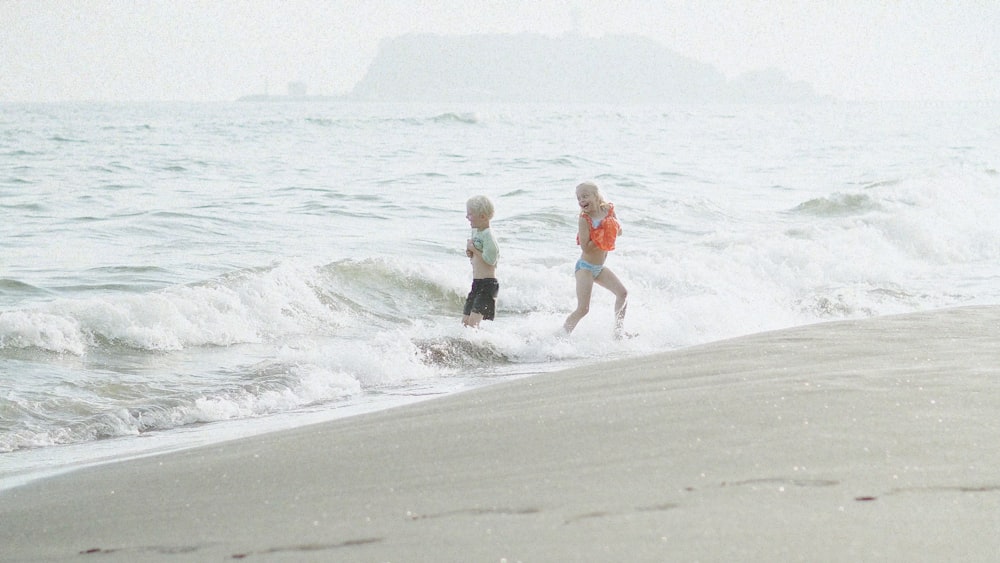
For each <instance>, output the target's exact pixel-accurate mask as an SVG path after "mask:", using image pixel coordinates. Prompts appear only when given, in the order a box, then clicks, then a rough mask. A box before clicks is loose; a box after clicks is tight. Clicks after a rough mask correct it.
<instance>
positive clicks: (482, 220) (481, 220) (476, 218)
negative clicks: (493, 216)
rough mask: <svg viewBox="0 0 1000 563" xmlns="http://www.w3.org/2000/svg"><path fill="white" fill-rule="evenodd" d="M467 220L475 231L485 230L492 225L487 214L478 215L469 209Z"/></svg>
mask: <svg viewBox="0 0 1000 563" xmlns="http://www.w3.org/2000/svg"><path fill="white" fill-rule="evenodd" d="M465 218H466V219H468V220H469V224H470V225H472V228H474V229H485V228H486V227H488V226H489V225H490V222H489V220H487V219H486V214H485V213H476V212H475V211H473V210H471V209H469V208H465Z"/></svg>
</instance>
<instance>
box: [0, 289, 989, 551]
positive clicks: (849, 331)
mask: <svg viewBox="0 0 1000 563" xmlns="http://www.w3.org/2000/svg"><path fill="white" fill-rule="evenodd" d="M998 337H1000V307H966V308H958V309H949V310H943V311H934V312H927V313H917V314H909V315H902V316H891V317H882V318H876V319H868V320H861V321H840V322H832V323H825V324H819V325H813V326H807V327H801V328H795V329H789V330H782V331H777V332H771V333H764V334H758V335H753V336H748V337H743V338H738V339H733V340H728V341H723V342H717V343H713V344H708V345H703V346H698V347H693V348H689V349H684V350H679V351H675V352H670V353H665V354H660V355H656V356H651V357H646V358H641V359H636V360H629V361H616V362H611V363H604V364H599V365H593V366H588V367H584V368H579V369H573V370H569V371H563V372H557V373H549V374H541V375H537V376H533V377H530V378H526V379H521V380H517V381H511V382H505V383H499V384H496V385H493V386H489V387H485V388H480V389H476V390H472V391H469V392H465V393H461V394H458V395H452V396H448V397H443V398H440V399H435V400H431V401H426V402H423V403H417V404H413V405H409V406H405V407H400V408H396V409H391V410H388V411H381V412H376V413H369V414H364V415H359V416H355V417H351V418H346V419H341V420H336V421H332V422H327V423H323V424H318V425H313V426H308V427H303V428H298V429H294V430H289V431H282V432H275V433H270V434H265V435H261V436H256V437H252V438H247V439H240V440H235V441H230V442H225V443H222V444H217V445H213V446H209V447H202V448H197V449H191V450H186V451H182V452H175V453H170V454H164V455H158V456H152V457H145V458H140V459H133V460H127V461H122V462H117V463H111V464H105V465H100V466H96V467H91V468H86V469H81V470H78V471H75V472H72V473H68V474H64V475H59V476H55V477H51V478H47V479H43V480H38V481H34V482H31V483H29V484H27V485H24V486H21V487H17V488H14V489H10V490H7V491H4V492H2V493H0V522H2V524H0V560H2V561H76V560H80V561H221V560H233V559H236V560H240V559H245V560H258V561H396V562H405V561H508V562H514V561H529V562H530V561H768V562H771V561H812V562H814V561H845V562H846V561H852V562H853V561H994V560H996V558H997V554H998V553H1000V535H998V534H997V530H998V529H1000V447H998V442H997V439H998V438H1000V417H998V413H1000V379H998V376H1000V367H998V366H1000V346H998Z"/></svg>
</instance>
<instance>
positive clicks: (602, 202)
mask: <svg viewBox="0 0 1000 563" xmlns="http://www.w3.org/2000/svg"><path fill="white" fill-rule="evenodd" d="M580 190H586V191H588V192H590V193H592V194H594V195H595V196H597V204H598V205H599V206H600V207H602V208H607V207H608V200H606V199H604V194H602V193H601V188H598V187H597V184H595V183H594V182H591V181H589V180H588V181H586V182H582V183H581V184H580V185H578V186H577V187H576V191H580Z"/></svg>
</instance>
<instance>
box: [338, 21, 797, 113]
mask: <svg viewBox="0 0 1000 563" xmlns="http://www.w3.org/2000/svg"><path fill="white" fill-rule="evenodd" d="M349 97H350V98H354V99H358V100H370V101H415V102H448V101H497V102H567V103H672V102H685V103H690V102H736V101H755V102H786V101H804V100H811V99H816V95H815V93H814V92H813V89H812V87H811V86H810V85H808V84H806V83H803V82H792V81H790V80H788V79H787V78H786V77H785V76H784V75H783V74H782V73H780V72H778V71H775V70H768V71H763V72H756V73H750V74H747V75H744V76H741V77H738V78H737V79H735V80H732V81H730V80H727V79H726V77H725V76H724V75H723V74H722V73H721V72H719V71H718V70H717V69H715V68H714V67H712V66H710V65H707V64H704V63H700V62H698V61H695V60H693V59H690V58H687V57H683V56H681V55H679V54H677V53H674V52H673V51H671V50H669V49H667V48H665V47H663V46H662V45H660V44H659V43H656V42H655V41H652V40H650V39H646V38H643V37H639V36H632V35H613V36H605V37H599V38H594V37H585V36H582V35H579V34H567V35H562V36H558V37H553V36H545V35H539V34H528V33H524V34H516V35H466V36H440V35H427V34H410V35H403V36H400V37H395V38H392V39H387V40H384V41H383V42H382V44H381V46H380V49H379V52H378V55H377V56H376V57H375V60H374V61H373V62H372V64H371V65H370V66H369V68H368V72H367V74H366V75H365V76H364V78H362V80H361V81H360V82H359V83H358V84H357V85H356V86H355V88H354V90H353V91H352V92H351V94H350V96H349Z"/></svg>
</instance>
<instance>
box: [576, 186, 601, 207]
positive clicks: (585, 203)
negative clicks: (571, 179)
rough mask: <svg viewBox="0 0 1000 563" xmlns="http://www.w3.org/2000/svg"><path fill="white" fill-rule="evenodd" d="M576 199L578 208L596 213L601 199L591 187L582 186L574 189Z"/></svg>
mask: <svg viewBox="0 0 1000 563" xmlns="http://www.w3.org/2000/svg"><path fill="white" fill-rule="evenodd" d="M576 201H577V203H579V204H580V209H581V210H582V211H583V212H584V213H587V214H593V213H596V212H597V211H598V210H599V209H600V208H601V200H600V198H599V197H597V192H595V191H594V190H593V189H590V188H587V187H582V188H577V189H576Z"/></svg>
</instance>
